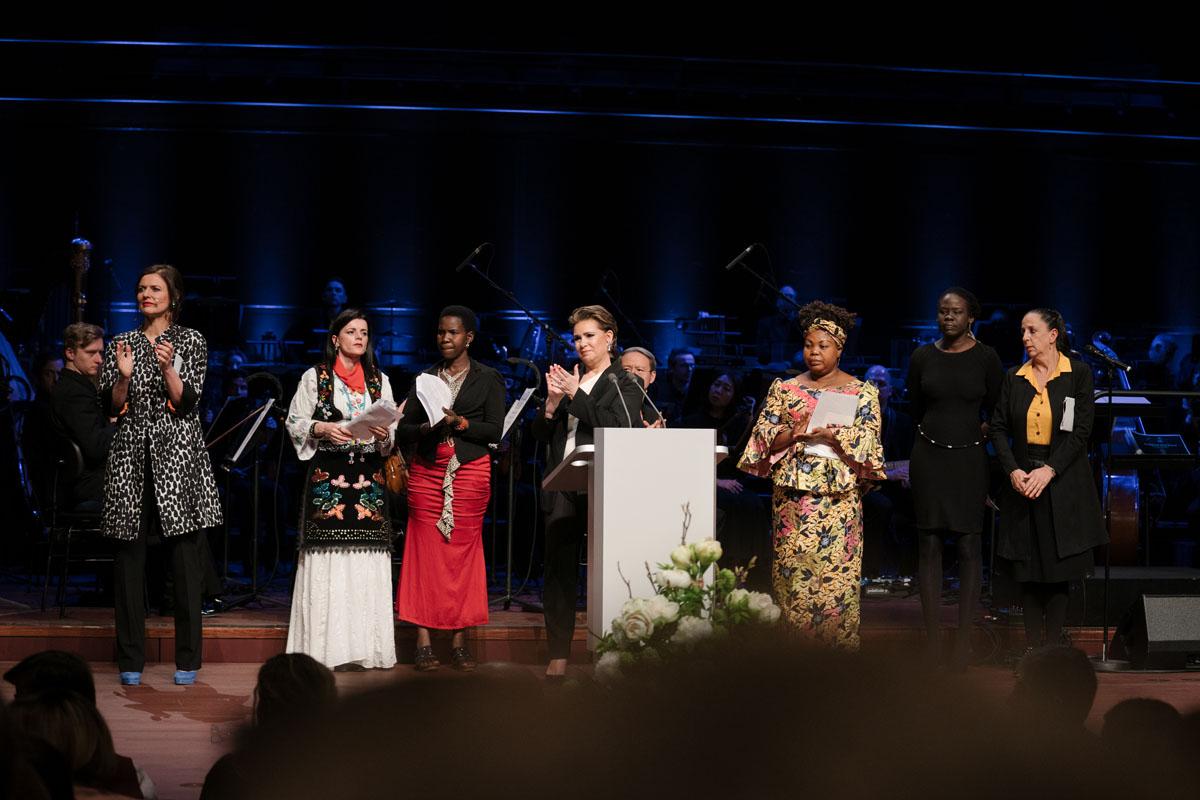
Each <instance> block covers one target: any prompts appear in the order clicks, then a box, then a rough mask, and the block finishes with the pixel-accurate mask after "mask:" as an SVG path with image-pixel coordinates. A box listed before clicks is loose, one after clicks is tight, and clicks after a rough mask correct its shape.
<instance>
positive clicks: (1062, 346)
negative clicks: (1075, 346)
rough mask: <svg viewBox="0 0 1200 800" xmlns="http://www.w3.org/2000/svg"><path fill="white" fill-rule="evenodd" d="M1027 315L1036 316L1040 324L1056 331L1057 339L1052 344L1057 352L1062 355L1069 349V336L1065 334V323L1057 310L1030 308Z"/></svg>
mask: <svg viewBox="0 0 1200 800" xmlns="http://www.w3.org/2000/svg"><path fill="white" fill-rule="evenodd" d="M1029 313H1030V314H1037V315H1038V316H1039V317H1041V318H1042V322H1044V323H1046V327H1048V328H1052V329H1054V330H1056V331H1058V339H1056V340H1055V342H1054V346H1055V347H1056V348H1058V352H1060V353H1063V352H1066V351H1067V350H1070V349H1071V334H1070V333H1068V332H1067V321H1066V320H1065V319H1063V315H1062V314H1061V313H1059V312H1058V310H1057V309H1053V308H1032V309H1030V310H1029Z"/></svg>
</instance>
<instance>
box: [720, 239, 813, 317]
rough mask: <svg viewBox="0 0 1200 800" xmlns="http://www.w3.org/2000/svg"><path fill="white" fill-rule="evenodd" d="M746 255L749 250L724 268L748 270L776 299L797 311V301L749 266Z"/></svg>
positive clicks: (798, 307) (799, 307)
mask: <svg viewBox="0 0 1200 800" xmlns="http://www.w3.org/2000/svg"><path fill="white" fill-rule="evenodd" d="M755 244H757V243H755ZM758 246H759V247H762V245H758ZM750 247H751V248H753V247H754V245H751V246H750ZM764 249H765V248H764ZM748 255H750V253H749V252H744V253H742V254H741V255H739V256H738V257H737V258H735V259H734V260H733V262H732V263H730V264H729V266H727V267H726V268H725V269H727V270H732V269H733V268H734V267H741V268H742V269H744V270H746V272H749V273H750V274H751V275H753V276H754V277H755V278H757V279H758V282H759V283H760V284H762V285H763V286H765V287H767V288H768V289H770V290H771V292H772V293H773V294H774V295H775V297H776V299H783V300H785V301H787V303H788V305H790V306H791V307H792V308H793V309H794V310H796V311H799V310H800V309H801V308H802V306H801V305H800V304H799V303H797V302H796V301H795V300H793V299H792V298H790V297H788V296H787V295H786V294H784V293H783V292H781V291H779V287H778V286H776V285H775V284H774V283H773V282H771V281H770V280H769V279H768V278H767V277H766V276H765V275H763V274H761V273H759V272H756V271H755V270H754V268H753V267H751V266H750V265H749V264H747V263H746V256H748Z"/></svg>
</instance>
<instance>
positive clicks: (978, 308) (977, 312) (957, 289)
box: [938, 286, 983, 319]
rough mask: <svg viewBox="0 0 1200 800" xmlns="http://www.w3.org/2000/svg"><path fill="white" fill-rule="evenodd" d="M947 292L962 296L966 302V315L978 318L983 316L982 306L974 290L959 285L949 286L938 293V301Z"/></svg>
mask: <svg viewBox="0 0 1200 800" xmlns="http://www.w3.org/2000/svg"><path fill="white" fill-rule="evenodd" d="M948 294H952V295H954V296H955V297H961V298H962V300H963V302H964V303H966V304H967V316H968V317H970V318H971V319H979V318H980V317H982V316H983V306H982V305H981V304H980V303H979V298H978V297H976V296H975V293H974V292H972V291H970V290H969V289H964V288H963V287H961V286H951V287H950V288H949V289H946V290H944V291H943V292H942V293H941V294H939V295H938V302H939V303H940V302H941V301H942V298H943V297H945V296H946V295H948Z"/></svg>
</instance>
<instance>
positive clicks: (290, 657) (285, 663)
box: [254, 653, 337, 726]
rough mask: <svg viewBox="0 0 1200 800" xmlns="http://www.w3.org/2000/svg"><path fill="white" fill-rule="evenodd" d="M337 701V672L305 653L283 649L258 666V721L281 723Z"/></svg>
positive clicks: (256, 699)
mask: <svg viewBox="0 0 1200 800" xmlns="http://www.w3.org/2000/svg"><path fill="white" fill-rule="evenodd" d="M336 701H337V685H336V684H335V683H334V679H333V673H332V672H331V671H330V670H329V668H328V667H326V666H325V665H324V664H322V663H321V662H319V661H317V660H316V659H315V658H313V657H312V656H309V655H305V654H304V653H280V654H279V655H276V656H272V657H271V658H269V659H267V661H266V662H265V663H264V664H263V665H262V667H260V668H259V670H258V683H257V685H256V686H255V687H254V724H255V725H257V726H263V725H279V724H280V723H287V722H288V721H289V720H294V719H299V718H306V717H309V716H312V715H314V714H319V713H321V712H323V711H326V710H328V709H329V708H330V707H332V706H333V704H334V703H335V702H336Z"/></svg>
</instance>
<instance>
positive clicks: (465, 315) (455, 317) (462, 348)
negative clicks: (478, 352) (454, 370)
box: [437, 306, 479, 364]
mask: <svg viewBox="0 0 1200 800" xmlns="http://www.w3.org/2000/svg"><path fill="white" fill-rule="evenodd" d="M478 330H479V320H478V318H477V317H476V316H475V312H474V311H472V310H471V309H469V308H467V307H466V306H446V307H445V308H443V309H442V311H441V313H440V314H438V328H437V346H438V354H439V355H440V356H441V358H442V361H443V362H444V363H446V364H452V363H454V362H455V361H456V360H458V359H460V358H462V356H463V354H464V353H466V352H467V350H468V349H470V347H471V342H473V341H475V334H476V332H477V331H478Z"/></svg>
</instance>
